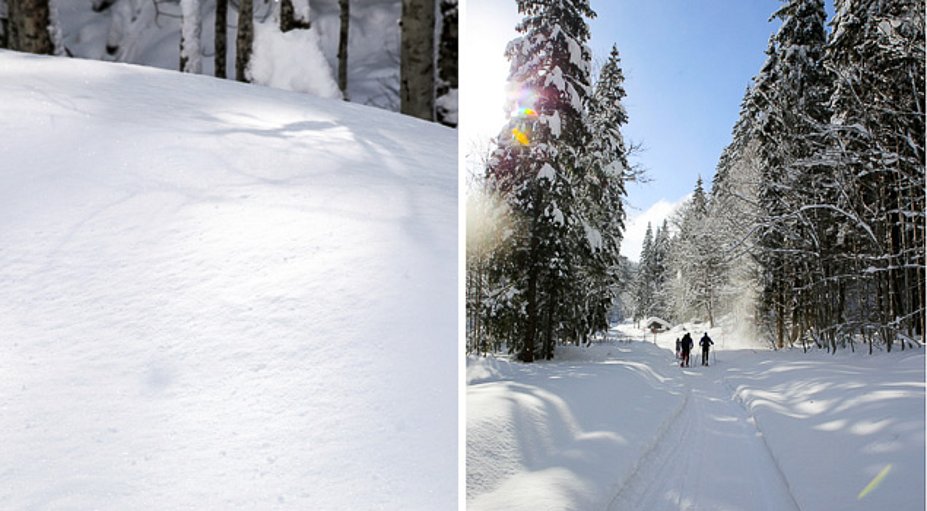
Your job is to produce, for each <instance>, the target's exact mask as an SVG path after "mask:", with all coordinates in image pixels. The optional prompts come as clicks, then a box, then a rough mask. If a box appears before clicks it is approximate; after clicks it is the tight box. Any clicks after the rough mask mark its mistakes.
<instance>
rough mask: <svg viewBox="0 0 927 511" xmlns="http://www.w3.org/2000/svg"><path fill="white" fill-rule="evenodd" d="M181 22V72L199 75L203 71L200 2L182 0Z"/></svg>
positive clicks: (197, 0)
mask: <svg viewBox="0 0 927 511" xmlns="http://www.w3.org/2000/svg"><path fill="white" fill-rule="evenodd" d="M180 20H181V21H180V71H181V72H184V73H195V74H199V73H200V72H202V70H203V63H202V55H201V54H200V32H201V27H200V1H199V0H180Z"/></svg>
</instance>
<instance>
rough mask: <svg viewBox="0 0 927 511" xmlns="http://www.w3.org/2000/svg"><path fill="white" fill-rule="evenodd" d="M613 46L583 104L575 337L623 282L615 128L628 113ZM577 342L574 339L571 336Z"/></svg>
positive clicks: (619, 147) (621, 170)
mask: <svg viewBox="0 0 927 511" xmlns="http://www.w3.org/2000/svg"><path fill="white" fill-rule="evenodd" d="M625 96H626V93H625V90H624V75H623V73H622V70H621V58H620V56H619V54H618V48H617V47H615V46H612V49H611V53H610V54H609V58H608V60H607V61H606V63H605V65H604V66H603V67H602V70H601V72H600V73H599V78H598V80H597V81H596V84H595V89H594V92H593V95H592V97H591V98H590V101H589V103H588V105H589V106H588V125H589V137H590V139H589V143H588V144H587V145H586V152H585V153H582V152H581V153H580V154H581V156H582V161H581V164H580V166H579V168H578V169H577V171H578V172H577V176H576V177H577V181H576V183H577V191H576V196H577V199H578V201H579V207H578V208H577V212H578V214H579V216H580V219H581V221H582V227H583V230H584V235H585V238H586V241H587V243H586V244H585V245H581V248H582V249H583V250H582V251H581V252H580V255H581V256H582V257H583V261H582V264H580V268H581V272H580V277H581V282H582V286H581V287H580V288H579V289H581V290H582V291H584V293H585V295H586V298H585V301H586V311H585V313H586V316H587V318H588V324H587V325H585V326H584V329H583V332H582V333H581V334H580V337H585V335H586V334H587V333H590V332H594V331H599V330H604V329H606V328H607V327H608V319H607V316H608V310H609V309H611V307H612V303H613V302H614V300H615V298H616V297H617V295H618V292H619V288H620V286H622V285H626V284H627V283H622V282H621V281H620V280H619V277H620V272H619V262H620V260H621V253H620V252H621V240H622V238H623V236H624V220H625V212H624V199H625V196H626V192H625V186H624V181H625V176H626V174H627V173H628V172H629V165H628V154H627V149H626V148H625V143H624V136H623V135H622V134H621V127H622V126H624V125H625V124H627V122H628V114H627V112H626V111H625V109H624V107H623V106H622V104H621V100H622V99H623V98H624V97H625ZM577 340H578V339H577Z"/></svg>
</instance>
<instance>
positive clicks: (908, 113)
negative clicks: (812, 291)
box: [822, 0, 925, 349]
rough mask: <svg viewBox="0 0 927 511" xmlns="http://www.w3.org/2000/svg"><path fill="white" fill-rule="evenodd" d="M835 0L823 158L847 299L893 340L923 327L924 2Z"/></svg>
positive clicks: (861, 318)
mask: <svg viewBox="0 0 927 511" xmlns="http://www.w3.org/2000/svg"><path fill="white" fill-rule="evenodd" d="M836 7H837V14H836V17H835V19H834V21H833V27H834V29H833V34H832V37H831V41H830V43H829V45H828V47H827V55H826V64H827V67H828V69H830V70H831V71H832V72H833V73H834V77H835V87H834V91H833V95H832V96H831V98H830V104H829V106H830V108H831V109H832V110H833V117H832V119H831V124H832V125H831V127H830V129H829V130H828V133H829V134H830V135H831V140H832V145H831V149H832V152H833V156H832V157H829V158H826V159H823V161H822V164H825V165H830V166H832V167H834V169H835V174H836V178H837V180H838V183H839V185H840V187H841V190H842V193H841V195H840V197H839V198H840V200H839V201H838V202H837V204H836V206H835V209H837V210H839V211H840V212H841V215H842V218H843V219H844V222H843V225H842V226H841V229H840V238H841V239H842V240H843V241H844V245H845V246H846V247H847V249H848V250H850V251H852V252H853V255H854V258H853V262H852V264H851V265H850V266H851V267H850V268H849V270H850V271H848V273H851V274H852V282H850V283H848V285H847V286H846V292H848V293H850V294H851V295H852V296H851V297H850V298H848V299H849V300H850V301H853V302H856V306H855V307H853V310H854V312H855V313H856V314H862V315H861V316H859V317H858V318H857V320H858V321H860V322H862V323H864V324H870V325H877V327H878V332H879V334H880V336H881V338H882V340H883V342H885V343H886V345H887V346H888V348H889V349H891V347H892V343H893V341H894V339H895V338H896V336H897V335H898V334H899V333H902V332H903V333H904V334H905V335H907V336H915V335H920V336H923V334H924V292H925V291H924V280H925V274H924V264H925V261H924V251H925V248H924V245H925V242H924V211H925V197H924V191H923V186H924V156H925V153H924V132H925V125H924V114H925V108H924V60H925V54H924V2H923V0H898V1H882V0H860V1H854V2H848V1H838V2H836ZM867 311H870V312H869V314H866V312H867ZM870 339H871V338H870ZM902 346H904V345H903V344H902ZM870 349H871V344H870Z"/></svg>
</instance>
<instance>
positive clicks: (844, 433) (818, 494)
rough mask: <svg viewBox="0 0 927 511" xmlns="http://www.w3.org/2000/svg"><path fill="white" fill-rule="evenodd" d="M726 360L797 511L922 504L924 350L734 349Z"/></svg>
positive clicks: (912, 509) (909, 509)
mask: <svg viewBox="0 0 927 511" xmlns="http://www.w3.org/2000/svg"><path fill="white" fill-rule="evenodd" d="M726 366H730V368H729V369H727V371H726V373H725V375H726V376H725V381H726V383H727V385H728V386H729V387H730V388H731V389H733V390H734V391H735V394H736V396H737V399H739V400H740V401H741V402H743V403H744V406H746V408H747V409H748V410H749V411H750V413H751V414H752V415H753V416H754V417H755V418H756V421H757V423H758V424H759V429H760V430H761V431H762V433H763V436H764V438H765V441H766V443H767V444H768V445H769V447H770V449H771V450H772V452H773V456H774V458H775V459H776V462H777V464H778V465H779V467H780V469H781V470H782V472H783V474H784V475H785V478H786V480H787V481H788V484H789V487H790V488H791V491H792V493H793V494H794V495H795V499H796V501H797V502H798V504H799V506H800V507H801V509H802V510H803V511H816V510H817V511H825V510H829V509H845V510H867V509H892V510H898V511H901V510H904V511H920V510H922V509H924V504H925V502H924V476H925V474H924V452H925V451H924V448H925V446H924V434H925V430H924V350H923V349H917V350H908V351H905V352H900V351H899V352H895V353H881V354H877V355H873V356H868V355H864V354H860V353H857V354H853V353H846V352H843V353H838V354H837V355H829V354H827V353H824V352H819V351H817V352H810V353H807V354H802V352H801V350H789V351H781V352H775V353H768V354H767V355H766V356H765V357H762V359H761V358H759V357H756V356H755V355H753V354H748V353H737V354H730V355H728V356H727V357H726ZM886 467H889V469H888V472H887V475H886V476H885V477H884V479H883V480H882V482H881V483H879V484H878V485H877V486H875V487H874V488H873V489H872V490H871V491H869V492H868V493H866V494H865V495H863V496H860V494H861V493H862V492H863V490H864V489H865V488H866V487H867V486H868V485H869V483H870V482H871V481H872V480H873V479H874V478H875V477H876V476H877V475H878V474H879V473H880V472H882V471H883V469H885V468H886Z"/></svg>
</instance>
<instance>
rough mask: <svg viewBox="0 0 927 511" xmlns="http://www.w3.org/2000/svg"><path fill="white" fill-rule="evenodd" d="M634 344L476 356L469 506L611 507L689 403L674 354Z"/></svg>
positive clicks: (472, 363) (470, 396)
mask: <svg viewBox="0 0 927 511" xmlns="http://www.w3.org/2000/svg"><path fill="white" fill-rule="evenodd" d="M633 344H634V347H631V345H621V346H619V345H610V344H607V345H597V346H594V347H591V348H575V347H558V348H557V361H556V362H539V363H535V364H521V363H510V364H502V363H500V359H497V358H496V359H494V358H487V359H480V358H471V359H470V360H469V363H468V374H469V375H471V377H473V376H474V375H480V376H481V379H480V380H478V381H479V383H471V384H470V385H469V386H468V391H467V509H468V510H481V509H487V510H489V509H508V510H522V509H523V510H535V509H558V510H584V509H604V507H605V506H606V505H607V504H608V503H609V501H610V500H611V498H612V497H613V496H614V493H615V492H616V491H617V488H618V483H620V482H621V481H623V480H625V479H626V478H627V477H628V476H629V475H630V474H631V473H632V472H633V470H634V466H635V464H636V462H637V460H638V459H639V458H640V457H641V456H642V455H643V454H644V453H645V452H646V451H647V450H648V449H649V447H650V443H651V441H652V439H653V438H654V434H655V432H656V431H659V430H660V429H661V428H664V427H665V425H666V423H667V422H668V420H669V418H670V417H671V416H672V415H673V414H674V413H676V412H677V411H678V410H679V407H680V406H681V404H682V402H683V399H684V396H683V392H682V389H681V388H680V387H678V385H675V384H670V383H668V379H667V373H668V372H669V371H672V370H673V369H675V368H673V367H671V366H669V365H668V364H667V363H666V362H665V353H664V352H663V351H662V350H660V349H659V348H657V347H655V346H653V345H651V344H644V343H633ZM474 381H476V380H474ZM629 396H633V397H634V399H633V400H632V399H628V397H629Z"/></svg>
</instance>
